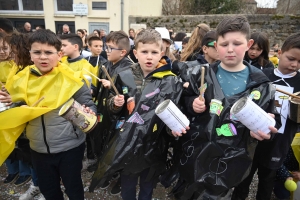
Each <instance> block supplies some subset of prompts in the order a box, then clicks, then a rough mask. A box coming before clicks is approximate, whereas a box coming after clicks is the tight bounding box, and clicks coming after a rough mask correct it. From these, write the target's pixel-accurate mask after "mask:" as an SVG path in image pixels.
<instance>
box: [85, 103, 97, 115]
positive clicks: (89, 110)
mask: <svg viewBox="0 0 300 200" xmlns="http://www.w3.org/2000/svg"><path fill="white" fill-rule="evenodd" d="M82 107H83V109H84V111H85V112H86V113H90V114H92V115H96V113H95V112H94V111H92V110H91V109H90V108H89V107H85V105H82Z"/></svg>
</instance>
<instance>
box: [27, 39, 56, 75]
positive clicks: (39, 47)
mask: <svg viewBox="0 0 300 200" xmlns="http://www.w3.org/2000/svg"><path fill="white" fill-rule="evenodd" d="M30 56H31V60H32V61H33V62H34V65H35V66H36V67H37V68H38V69H39V71H40V72H41V73H42V74H47V73H48V72H50V71H51V70H52V69H53V67H56V66H57V64H58V62H59V61H60V59H61V56H60V54H59V52H57V50H56V49H55V47H54V46H51V45H48V44H41V43H39V42H34V43H33V44H32V45H31V49H30Z"/></svg>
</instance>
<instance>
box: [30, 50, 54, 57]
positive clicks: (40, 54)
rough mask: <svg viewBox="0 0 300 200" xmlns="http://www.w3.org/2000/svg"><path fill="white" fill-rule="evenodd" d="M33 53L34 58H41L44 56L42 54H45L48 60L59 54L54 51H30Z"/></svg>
mask: <svg viewBox="0 0 300 200" xmlns="http://www.w3.org/2000/svg"><path fill="white" fill-rule="evenodd" d="M29 52H30V53H31V56H32V57H34V58H40V57H41V56H42V54H44V55H45V56H46V57H47V58H48V57H50V56H52V55H54V54H57V53H58V52H57V51H56V52H52V51H44V52H42V51H29Z"/></svg>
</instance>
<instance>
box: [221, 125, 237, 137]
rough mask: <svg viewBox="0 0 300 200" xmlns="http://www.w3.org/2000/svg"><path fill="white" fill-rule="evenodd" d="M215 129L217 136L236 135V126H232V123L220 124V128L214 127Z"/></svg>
mask: <svg viewBox="0 0 300 200" xmlns="http://www.w3.org/2000/svg"><path fill="white" fill-rule="evenodd" d="M216 131H217V134H218V136H221V135H223V136H226V137H230V136H234V135H237V132H236V128H235V127H234V125H233V124H232V123H230V124H223V125H222V126H221V128H216Z"/></svg>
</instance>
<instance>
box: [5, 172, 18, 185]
mask: <svg viewBox="0 0 300 200" xmlns="http://www.w3.org/2000/svg"><path fill="white" fill-rule="evenodd" d="M17 178H19V173H16V174H8V176H7V177H6V178H5V180H4V181H3V183H4V184H8V183H14V182H15V181H16V180H17Z"/></svg>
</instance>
